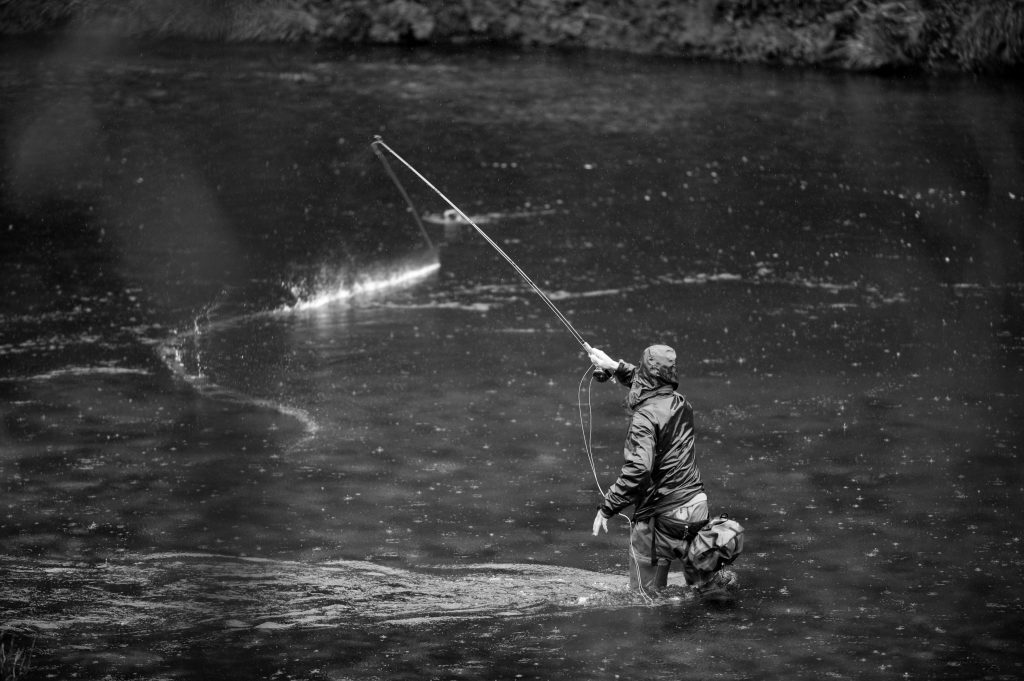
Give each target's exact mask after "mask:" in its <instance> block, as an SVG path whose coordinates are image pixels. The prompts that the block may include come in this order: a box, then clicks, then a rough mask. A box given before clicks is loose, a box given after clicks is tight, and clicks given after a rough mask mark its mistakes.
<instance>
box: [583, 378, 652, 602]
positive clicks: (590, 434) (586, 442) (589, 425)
mask: <svg viewBox="0 0 1024 681" xmlns="http://www.w3.org/2000/svg"><path fill="white" fill-rule="evenodd" d="M588 374H589V375H590V382H589V383H587V419H586V424H584V420H583V381H585V380H586V379H587V375H588ZM593 386H594V374H593V372H592V371H591V367H587V371H586V373H584V374H583V376H581V377H580V384H579V386H578V387H577V389H576V397H577V398H578V399H577V406H578V407H579V412H580V430H581V431H583V449H584V451H585V452H586V453H587V461H589V462H590V471H591V472H592V473H593V474H594V484H595V485H597V491H598V492H600V493H601V498H602V499H603V498H604V489H602V488H601V481H600V480H599V479H598V477H597V465H596V464H595V463H594V448H593V442H594V408H593V400H592V399H591V395H592V393H591V388H593ZM618 515H619V516H621V517H622V518H625V519H626V522H627V523H629V538H628V539H627V540H626V541H627V542H628V544H629V557H630V558H631V559H632V560H633V565H635V566H636V567H635V569H636V584H637V588H638V589H639V591H640V595H641V596H642V597H643V599H644V601H645V602H646V603H647V605H653V604H654V598H653V597H652V596H651V595H650V594H648V593H647V589H645V588H644V584H643V579H642V578H641V575H640V556H638V555H637V553H636V549H635V548H633V519H632V518H630V517H629V516H627V515H626V514H625V513H619V514H618ZM630 569H633V566H630Z"/></svg>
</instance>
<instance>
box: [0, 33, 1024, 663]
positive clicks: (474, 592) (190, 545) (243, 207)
mask: <svg viewBox="0 0 1024 681" xmlns="http://www.w3.org/2000/svg"><path fill="white" fill-rule="evenodd" d="M92 47H95V45H93V46H92ZM0 50H3V57H4V58H3V59H2V60H0V77H2V80H0V87H2V88H3V93H2V94H3V97H4V101H5V102H10V105H8V106H5V107H3V108H2V109H0V125H2V128H3V130H4V136H3V138H2V139H3V148H2V152H3V154H2V163H3V166H2V171H3V182H4V185H3V186H4V190H3V192H4V193H3V199H2V201H0V217H2V222H0V228H2V229H3V230H4V236H5V247H4V249H3V253H2V255H0V258H2V264H3V267H2V269H0V271H2V274H0V277H2V281H3V285H4V289H5V291H7V292H8V295H6V296H5V298H4V305H3V308H2V310H0V315H2V325H0V355H2V356H3V358H4V362H3V363H2V365H0V395H2V404H3V421H2V423H3V426H2V428H0V474H2V479H3V484H4V489H3V501H4V508H5V512H4V514H3V517H0V536H2V537H3V546H4V551H3V553H4V557H3V558H2V559H0V573H2V574H3V575H4V580H5V583H6V584H11V585H15V588H12V589H8V590H6V591H4V592H3V593H2V594H0V603H2V605H3V612H4V615H3V617H2V620H0V626H7V627H10V626H16V627H18V628H19V629H21V630H26V631H31V632H35V634H36V636H37V647H36V650H37V652H36V658H37V663H38V666H39V669H40V670H41V672H42V673H43V674H54V675H55V676H58V677H60V676H66V675H67V674H66V672H67V671H68V670H74V671H75V673H78V674H79V677H80V678H103V677H104V676H105V675H111V676H115V677H118V678H151V677H154V676H159V675H167V676H175V675H178V676H188V675H197V674H200V673H202V674H205V675H208V676H215V677H218V678H268V677H271V676H273V675H275V674H277V675H278V676H282V675H283V676H289V677H292V678H310V679H317V678H349V677H354V676H356V675H365V676H370V677H374V678H381V677H383V678H437V677H444V678H447V677H460V678H506V677H507V678H513V677H524V678H551V677H553V676H557V675H563V676H571V677H573V678H615V677H616V676H619V677H621V678H637V677H645V678H668V677H670V676H671V677H672V678H675V677H678V676H690V677H693V678H717V677H724V678H739V677H743V678H777V677H780V676H787V677H796V678H814V679H818V678H821V677H822V676H837V677H841V678H924V677H927V678H979V677H982V676H987V677H991V678H1016V677H1017V676H1019V675H1020V667H1021V664H1022V663H1024V660H1022V659H1021V657H1020V654H1019V652H1017V647H1018V646H1017V640H1018V638H1019V630H1020V626H1021V623H1022V617H1021V613H1022V602H1021V598H1022V596H1024V592H1022V590H1021V587H1020V583H1021V577H1022V574H1021V565H1022V562H1021V549H1020V543H1019V541H1018V540H1017V539H1018V538H1017V537H1016V534H1017V532H1016V528H1017V527H1018V525H1017V524H1016V523H1015V522H1014V521H1013V517H1014V513H1015V511H1016V509H1018V508H1019V507H1020V495H1021V479H1020V472H1019V465H1018V464H1019V462H1018V459H1019V455H1020V442H1021V440H1022V438H1021V428H1020V425H1019V424H1020V423H1021V422H1022V419H1021V407H1020V405H1021V404H1022V403H1024V402H1022V401H1021V396H1020V385H1021V372H1022V366H1024V363H1022V361H1021V360H1022V356H1021V351H1022V348H1024V340H1022V338H1024V329H1022V326H1021V320H1022V319H1024V314H1022V304H1024V297H1022V296H1024V262H1022V258H1021V246H1020V238H1021V234H1020V230H1019V225H1021V224H1024V220H1022V218H1024V191H1022V190H1021V187H1024V169H1022V161H1021V158H1022V152H1021V144H1020V140H1021V139H1022V136H1021V135H1022V133H1021V128H1020V125H1021V123H1020V121H1021V120H1024V116H1022V115H1021V114H1022V113H1024V112H1022V111H1021V102H1022V101H1024V97H1021V96H1020V95H1021V92H1020V85H1019V84H1017V83H1012V82H985V81H978V80H970V79H958V78H957V79H944V80H927V79H921V80H914V79H907V80H900V81H890V80H885V79H879V78H875V77H866V76H851V75H848V74H842V75H837V74H826V73H820V72H803V71H797V72H792V71H781V70H763V69H758V68H750V67H736V66H712V65H699V64H678V63H675V62H671V61H663V60H637V59H632V58H620V57H608V56H604V57H594V56H584V55H562V54H553V53H540V54H534V55H521V54H517V53H503V52H473V51H470V52H465V53H446V54H430V53H423V52H416V53H403V52H401V51H367V52H361V53H358V54H348V53H329V52H318V51H316V50H313V49H311V48H300V49H295V48H286V49H280V50H278V49H267V48H256V47H233V48H221V47H215V46H203V45H190V44H165V45H163V46H160V47H155V48H154V47H140V46H124V45H120V46H118V45H109V46H105V47H104V51H102V52H96V51H86V50H85V49H84V46H83V45H75V46H71V47H70V48H69V47H67V46H63V45H51V46H38V45H24V44H17V43H6V44H5V45H3V46H2V47H0ZM641 74H642V75H641ZM375 134H382V135H384V136H385V137H386V138H387V139H388V142H389V144H391V145H393V146H394V147H395V148H396V149H397V150H399V151H400V152H401V153H402V155H403V156H404V157H405V158H407V159H408V160H409V161H410V162H411V163H413V164H414V165H415V166H416V167H417V168H418V169H420V170H421V171H423V172H424V173H425V174H426V175H427V176H429V177H430V179H431V181H432V182H434V183H435V184H436V185H437V186H438V187H439V188H441V190H442V191H444V192H445V194H446V195H447V196H450V197H451V198H452V200H453V201H455V202H456V203H457V204H458V205H459V206H460V207H462V208H463V209H464V210H465V211H466V213H467V214H468V215H470V216H473V218H474V219H477V217H480V218H481V221H483V220H484V219H486V224H487V232H488V234H489V235H491V236H492V238H494V239H495V240H496V241H497V242H498V243H499V244H500V245H501V247H502V248H503V249H504V250H505V251H506V252H508V254H509V255H510V256H511V257H512V258H514V259H515V260H516V262H517V263H519V264H520V265H521V266H522V267H523V269H524V270H525V271H526V272H527V273H528V274H529V275H530V276H531V278H533V279H534V280H535V281H537V282H538V284H539V285H540V286H541V287H542V288H543V289H544V290H545V291H546V292H548V293H549V295H550V296H551V298H552V300H554V301H556V303H557V305H558V307H559V309H560V310H562V312H564V313H565V314H566V316H567V317H568V318H569V319H570V320H571V321H572V323H573V325H574V326H576V327H577V328H578V329H579V330H580V332H581V334H582V335H583V336H584V337H585V338H586V339H587V340H588V341H589V342H591V343H592V344H594V345H596V346H599V347H602V348H604V349H606V350H608V351H609V352H610V353H611V354H613V355H617V356H622V357H625V358H626V359H632V358H634V357H636V356H637V355H639V353H640V351H641V350H642V348H643V347H644V346H645V345H646V344H648V343H650V342H654V341H664V342H669V343H671V344H673V345H675V346H676V347H677V348H678V349H679V350H680V357H681V358H682V362H681V369H682V373H683V374H684V377H685V378H684V381H683V386H682V390H683V391H684V392H686V393H687V395H688V397H689V398H690V400H691V401H692V402H693V403H694V405H695V409H696V413H697V420H698V429H699V438H700V440H699V457H700V459H701V468H702V471H704V473H705V475H706V477H707V483H708V485H709V494H710V496H711V503H712V512H713V513H721V512H728V513H729V514H730V515H732V516H733V517H736V518H737V519H739V520H740V522H741V523H743V524H744V526H745V527H746V528H747V532H748V534H747V545H746V546H747V552H746V553H745V554H744V555H743V556H741V558H740V560H739V562H738V563H737V564H736V566H735V567H736V570H737V572H738V574H739V576H740V583H741V587H740V589H739V590H738V591H737V592H736V593H735V595H734V597H732V596H731V597H729V598H726V599H719V600H716V599H695V598H682V597H680V599H679V601H678V602H675V603H661V604H659V605H660V606H665V607H648V606H646V605H644V604H643V603H642V602H637V601H636V599H632V598H630V597H629V595H628V594H625V593H623V592H622V585H623V584H624V580H625V577H624V575H625V562H626V560H627V556H626V543H625V537H626V534H627V527H626V526H625V523H621V525H620V526H617V527H616V526H613V528H612V530H613V531H612V533H611V534H609V535H608V536H607V537H606V536H602V537H601V538H599V539H593V538H591V537H590V535H589V532H588V527H587V526H588V525H589V522H590V519H591V517H592V512H593V508H594V507H595V506H596V505H597V491H596V489H595V486H594V480H593V476H592V475H591V471H590V469H589V465H588V464H587V460H586V455H585V453H584V451H583V443H582V440H581V438H580V422H579V418H580V416H579V414H580V404H578V402H577V397H576V396H575V395H574V394H573V391H574V389H576V387H577V385H578V381H579V376H580V375H581V374H582V372H583V370H584V369H585V368H586V363H585V360H584V359H583V357H582V354H581V353H580V351H579V348H578V346H577V345H576V343H575V341H574V340H573V339H572V338H571V337H570V336H569V335H568V334H566V333H565V330H564V329H563V328H562V326H561V325H560V324H559V322H558V320H557V319H555V318H554V316H552V315H551V314H550V312H549V311H548V310H547V309H545V308H544V306H542V305H540V304H538V302H537V298H536V296H535V295H534V294H533V293H532V292H531V291H530V290H529V289H528V288H527V287H526V286H525V285H524V284H523V283H522V282H521V281H520V280H519V278H518V277H517V275H516V274H515V272H513V271H512V270H511V268H509V267H508V266H507V264H506V263H504V262H502V261H501V260H500V259H499V258H497V257H496V255H495V254H494V252H493V251H492V250H491V249H490V247H489V246H488V245H486V244H485V243H483V242H482V240H480V239H478V238H476V236H475V235H473V234H472V233H465V232H460V231H459V229H458V228H457V227H458V226H452V225H450V224H447V223H445V221H444V220H443V211H444V210H445V209H446V208H447V206H445V205H442V204H441V203H440V202H439V201H438V200H437V199H436V197H434V196H432V195H431V193H430V192H429V191H426V190H425V188H424V187H423V186H421V185H420V184H418V183H417V182H416V181H415V179H414V178H409V177H406V176H404V175H402V176H401V181H402V183H403V184H404V185H405V187H406V188H407V189H408V190H409V193H410V195H411V198H412V200H413V203H414V205H415V206H416V207H417V210H418V211H421V212H422V214H424V215H427V216H440V217H441V218H442V219H440V220H434V221H433V222H432V221H430V220H428V221H427V225H426V227H427V229H429V230H436V231H433V232H431V235H432V238H434V239H435V240H436V241H437V242H443V245H442V246H441V247H440V249H439V251H438V252H433V251H429V252H427V251H425V250H424V247H423V242H424V239H423V235H422V234H421V233H420V232H419V230H418V229H417V225H416V221H415V220H413V219H411V216H410V215H409V210H410V209H409V207H408V205H407V204H406V203H405V201H404V200H403V197H402V196H401V195H400V194H399V192H397V191H396V187H395V185H394V184H393V183H392V182H391V181H390V180H389V178H388V177H387V175H386V173H384V172H383V171H382V169H381V167H380V164H379V162H378V161H377V159H375V158H374V156H373V154H372V151H371V150H370V148H369V142H370V141H372V139H373V135H375ZM435 222H436V223H437V224H435ZM421 275H423V276H421ZM405 277H408V279H406V278H405ZM367 281H375V282H378V283H379V284H385V283H386V284H387V285H386V286H383V288H381V289H380V290H377V291H372V292H371V291H361V290H360V287H364V288H365V287H367V286H370V287H374V286H376V284H367V283H366V282H367ZM619 390H620V389H618V388H616V387H615V386H612V385H607V384H605V385H596V384H595V385H594V386H592V388H591V391H590V393H589V394H590V399H591V400H592V404H593V428H594V431H593V441H594V444H595V453H596V457H597V473H598V477H599V478H600V480H601V481H602V482H604V483H607V482H610V481H611V480H612V479H613V478H614V475H615V473H616V469H617V463H618V460H619V456H620V455H619V447H620V446H621V437H622V434H623V430H624V428H625V418H626V417H625V415H624V413H623V410H622V406H621V399H622V394H621V392H620V391H619ZM581 599H584V602H581ZM453 613H454V614H453ZM399 620H400V621H401V623H400V624H399V623H398V621H399ZM126 623H127V624H126ZM311 627H312V628H311ZM321 628H323V630H321ZM169 629H173V631H174V632H175V634H174V636H169V635H167V633H166V632H167V630H169ZM652 641H655V642H656V645H653V646H652V645H651V642H652Z"/></svg>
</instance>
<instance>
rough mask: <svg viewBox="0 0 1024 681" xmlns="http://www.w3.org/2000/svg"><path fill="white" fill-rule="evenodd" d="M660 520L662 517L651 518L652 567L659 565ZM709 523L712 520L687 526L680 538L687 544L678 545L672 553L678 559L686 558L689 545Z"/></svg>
mask: <svg viewBox="0 0 1024 681" xmlns="http://www.w3.org/2000/svg"><path fill="white" fill-rule="evenodd" d="M660 518H661V516H651V567H654V566H655V565H657V564H658V520H659V519H660ZM709 522H711V519H710V518H705V519H704V520H698V521H696V522H692V523H687V524H686V529H685V530H684V531H683V536H682V537H679V540H681V541H682V542H685V544H684V545H683V546H681V547H680V546H679V545H678V544H676V545H675V546H673V547H672V553H674V554H675V556H676V558H685V557H686V549H687V548H688V545H689V543H690V542H692V541H693V538H694V537H696V536H697V533H698V532H700V531H701V530H703V529H704V527H705V526H706V525H707V524H708V523H709Z"/></svg>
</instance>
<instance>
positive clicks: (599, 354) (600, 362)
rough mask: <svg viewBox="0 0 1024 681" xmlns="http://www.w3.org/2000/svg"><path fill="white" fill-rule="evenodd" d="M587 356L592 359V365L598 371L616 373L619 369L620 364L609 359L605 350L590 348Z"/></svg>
mask: <svg viewBox="0 0 1024 681" xmlns="http://www.w3.org/2000/svg"><path fill="white" fill-rule="evenodd" d="M587 354H588V355H589V357H590V363H591V364H593V365H594V366H595V367H597V368H598V369H604V370H605V371H615V370H616V369H618V368H619V363H618V362H617V361H616V360H614V359H612V358H611V357H609V356H608V355H607V354H606V353H605V352H604V350H601V349H599V348H589V349H588V350H587Z"/></svg>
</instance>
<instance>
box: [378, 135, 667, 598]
mask: <svg viewBox="0 0 1024 681" xmlns="http://www.w3.org/2000/svg"><path fill="white" fill-rule="evenodd" d="M370 147H371V148H373V150H374V153H376V154H377V157H378V158H380V159H381V161H382V162H383V163H384V167H385V169H387V171H388V174H389V175H390V176H391V179H392V180H393V181H394V183H395V185H396V186H397V187H398V188H399V190H400V191H401V192H402V196H404V197H405V200H406V203H408V204H409V207H410V209H412V211H413V215H414V216H416V210H415V207H414V206H413V204H412V200H411V199H410V198H409V195H408V194H407V193H406V191H405V188H404V187H402V183H401V182H399V180H398V178H397V177H396V176H395V174H394V172H393V171H392V170H391V167H390V165H389V164H388V163H387V160H386V159H385V158H384V155H383V154H381V153H380V150H379V149H378V147H380V148H383V149H385V150H387V152H388V153H390V154H391V155H392V156H394V157H395V158H396V159H398V161H399V162H400V163H401V164H402V165H404V166H405V167H406V168H408V169H409V170H410V171H411V172H412V174H413V175H415V176H416V177H418V178H419V179H420V180H421V181H422V182H423V184H425V185H427V186H428V187H430V189H431V190H433V192H434V193H435V194H437V195H438V196H439V197H441V199H442V200H444V202H445V203H447V204H448V205H449V206H451V207H452V209H453V210H454V211H455V212H456V213H457V214H458V215H459V217H460V218H462V219H463V220H464V221H465V222H466V224H468V225H469V226H470V227H472V228H473V229H475V230H476V232H477V234H479V235H480V236H481V237H483V239H484V241H486V242H487V243H488V244H490V246H491V247H492V248H493V249H494V250H495V251H497V252H498V255H500V256H501V257H502V258H504V259H505V261H506V262H507V263H508V264H509V265H511V266H512V269H514V270H515V271H516V273H517V274H519V276H520V277H522V278H523V280H524V281H525V282H526V283H527V284H529V286H530V288H531V289H533V291H534V293H536V294H537V295H538V296H539V297H540V299H541V300H543V301H544V304H545V305H547V306H548V309H550V310H551V312H552V313H554V315H555V317H557V318H558V321H560V322H562V325H563V326H565V328H566V330H568V331H569V333H570V334H572V337H573V338H574V339H575V340H576V342H577V343H579V344H580V345H581V346H582V347H583V349H584V350H585V351H586V352H587V353H588V354H589V352H590V350H591V347H590V344H589V343H587V342H586V341H585V340H584V339H583V336H581V335H580V333H579V332H578V331H577V330H576V328H575V327H574V326H573V325H572V323H571V322H570V321H569V320H568V318H566V316H565V315H564V314H562V312H561V310H559V309H558V307H557V306H555V304H554V303H553V302H551V299H550V298H548V297H547V295H546V294H545V293H544V291H542V290H541V288H540V287H539V286H537V284H535V283H534V281H533V279H531V278H530V276H529V275H528V274H526V272H524V271H523V269H522V268H521V267H520V266H519V265H517V264H516V262H515V261H514V260H513V259H512V258H511V257H510V256H509V255H508V254H507V253H506V252H505V251H504V250H503V249H502V248H501V246H499V245H498V244H497V243H495V242H494V240H493V239H492V238H491V237H490V236H488V235H487V232H485V231H484V230H482V229H481V228H480V226H479V225H477V224H476V223H475V222H473V221H472V220H471V219H470V218H469V216H468V215H466V214H465V213H464V212H463V211H462V209H461V208H459V207H458V206H457V205H455V203H454V202H452V200H451V199H449V198H448V197H447V196H445V195H444V194H443V193H442V192H441V190H440V189H438V188H437V187H435V186H434V184H433V183H432V182H431V181H430V180H428V179H427V178H426V177H424V176H423V174H422V173H420V172H419V171H418V170H416V168H414V167H413V166H412V165H411V164H410V163H409V162H408V161H406V160H405V159H404V158H402V157H401V156H400V155H399V154H398V152H396V151H395V150H394V149H392V148H391V147H389V146H388V145H387V144H386V143H385V142H384V140H383V139H381V137H380V135H375V136H374V140H373V142H371V143H370ZM416 222H417V224H419V226H420V229H421V230H422V231H423V233H424V235H426V229H424V227H423V223H422V222H420V219H419V217H418V216H416ZM427 241H428V243H430V239H429V237H427ZM587 373H588V374H590V375H591V380H590V383H589V384H588V386H587V410H588V414H589V417H590V418H589V420H588V422H589V423H590V426H591V431H590V433H589V434H588V432H587V429H586V427H585V426H584V424H583V399H582V397H579V396H580V395H581V393H582V390H583V381H584V380H585V379H586V374H584V376H583V377H582V378H580V385H579V390H578V392H577V396H578V397H579V411H580V428H581V429H582V430H583V447H584V450H585V451H586V453H587V459H588V461H589V462H590V470H591V472H593V474H594V482H595V484H596V485H597V490H598V492H600V494H601V497H602V498H603V497H604V490H603V489H602V488H601V483H600V481H599V479H598V476H597V466H596V465H595V463H594V450H593V447H592V446H591V442H592V437H593V409H592V406H591V404H592V403H591V399H590V389H591V387H592V386H593V379H594V374H593V372H592V367H587ZM618 515H620V516H622V517H623V518H625V519H626V522H628V523H629V529H630V533H629V534H630V539H632V535H633V521H632V519H630V518H629V517H628V516H626V515H625V514H623V513H619V514H618ZM629 555H630V557H631V558H632V559H633V562H634V563H635V564H636V568H637V586H638V587H639V590H640V595H641V596H643V598H644V600H645V601H646V602H647V603H648V604H652V603H653V602H654V599H653V598H651V596H649V595H648V594H647V591H646V590H645V589H644V586H643V580H642V579H641V578H640V561H639V557H638V556H637V555H636V551H635V550H634V548H633V542H632V541H630V542H629Z"/></svg>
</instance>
